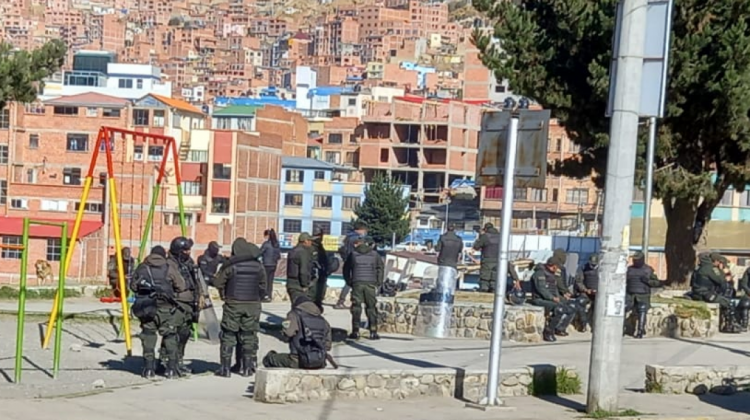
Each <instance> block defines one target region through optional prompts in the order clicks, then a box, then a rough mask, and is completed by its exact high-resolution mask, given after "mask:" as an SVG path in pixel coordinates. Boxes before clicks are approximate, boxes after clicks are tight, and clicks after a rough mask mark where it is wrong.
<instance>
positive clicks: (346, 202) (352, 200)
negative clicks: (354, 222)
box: [341, 197, 360, 210]
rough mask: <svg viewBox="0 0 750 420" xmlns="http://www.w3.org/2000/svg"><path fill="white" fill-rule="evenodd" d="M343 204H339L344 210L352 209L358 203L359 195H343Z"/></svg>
mask: <svg viewBox="0 0 750 420" xmlns="http://www.w3.org/2000/svg"><path fill="white" fill-rule="evenodd" d="M342 201H343V205H342V206H341V207H342V208H343V209H344V210H354V209H356V208H357V206H358V205H359V203H360V198H359V197H343V199H342Z"/></svg>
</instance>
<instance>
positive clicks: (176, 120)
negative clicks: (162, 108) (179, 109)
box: [172, 114, 182, 128]
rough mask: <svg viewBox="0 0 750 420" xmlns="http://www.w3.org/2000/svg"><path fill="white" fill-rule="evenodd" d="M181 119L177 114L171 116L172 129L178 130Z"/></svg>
mask: <svg viewBox="0 0 750 420" xmlns="http://www.w3.org/2000/svg"><path fill="white" fill-rule="evenodd" d="M180 124H182V118H181V117H180V116H179V115H178V114H172V128H180Z"/></svg>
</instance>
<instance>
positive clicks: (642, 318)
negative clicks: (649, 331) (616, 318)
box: [633, 312, 648, 338]
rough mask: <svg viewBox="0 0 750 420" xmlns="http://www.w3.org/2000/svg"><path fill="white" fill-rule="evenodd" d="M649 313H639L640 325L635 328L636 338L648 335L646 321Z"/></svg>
mask: <svg viewBox="0 0 750 420" xmlns="http://www.w3.org/2000/svg"><path fill="white" fill-rule="evenodd" d="M647 316H648V313H647V312H639V313H638V323H637V325H636V327H635V335H634V336H633V337H634V338H643V336H644V335H646V325H647V324H646V321H647V320H648V318H647Z"/></svg>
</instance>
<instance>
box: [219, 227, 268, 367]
mask: <svg viewBox="0 0 750 420" xmlns="http://www.w3.org/2000/svg"><path fill="white" fill-rule="evenodd" d="M260 254H261V252H260V248H258V247H257V246H256V245H255V244H252V243H248V242H247V241H246V240H245V238H237V239H235V241H234V243H233V244H232V256H231V257H230V258H229V260H228V261H227V262H226V263H225V264H224V265H223V266H222V267H221V271H219V273H218V274H217V275H216V278H215V280H214V286H216V288H217V289H219V290H221V291H222V292H223V293H222V294H223V296H224V310H223V315H222V318H221V347H220V360H221V368H220V369H219V371H218V372H217V374H218V375H219V376H223V377H225V378H228V377H230V376H231V373H230V372H231V364H232V353H233V352H234V349H235V347H236V346H237V344H238V343H240V344H241V346H242V352H241V356H242V357H241V358H238V361H239V363H240V366H239V373H240V375H242V376H244V377H248V376H251V375H252V374H253V373H255V368H256V366H257V353H258V331H260V313H261V300H262V299H263V297H264V292H265V290H266V281H267V279H266V270H265V269H264V268H263V264H262V263H261V262H260V260H259V257H260Z"/></svg>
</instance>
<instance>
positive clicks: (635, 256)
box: [633, 251, 646, 260]
mask: <svg viewBox="0 0 750 420" xmlns="http://www.w3.org/2000/svg"><path fill="white" fill-rule="evenodd" d="M645 258H646V256H645V255H643V252H641V251H638V252H636V253H635V254H633V260H643V259H645Z"/></svg>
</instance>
